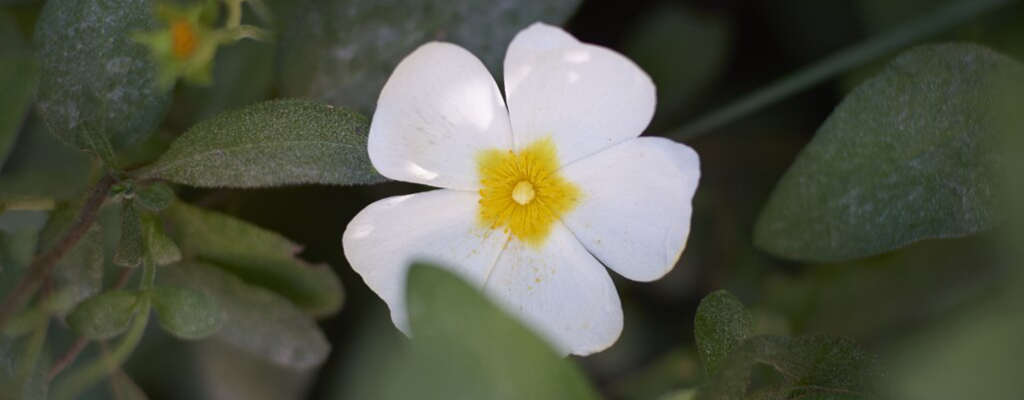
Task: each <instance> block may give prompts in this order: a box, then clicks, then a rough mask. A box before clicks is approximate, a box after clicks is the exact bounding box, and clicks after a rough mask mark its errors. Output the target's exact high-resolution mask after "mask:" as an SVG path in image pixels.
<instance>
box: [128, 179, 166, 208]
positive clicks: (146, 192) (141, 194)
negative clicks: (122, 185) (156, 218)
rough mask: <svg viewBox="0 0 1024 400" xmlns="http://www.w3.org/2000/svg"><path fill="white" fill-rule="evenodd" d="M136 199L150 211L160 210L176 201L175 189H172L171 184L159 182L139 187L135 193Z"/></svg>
mask: <svg viewBox="0 0 1024 400" xmlns="http://www.w3.org/2000/svg"><path fill="white" fill-rule="evenodd" d="M135 200H138V202H139V205H140V206H142V208H145V209H147V210H150V211H160V210H163V209H165V208H167V207H169V206H170V205H171V203H172V202H174V190H171V187H170V186H167V185H165V184H163V183H159V182H157V183H154V184H152V185H149V186H146V187H142V188H139V189H138V193H136V195H135Z"/></svg>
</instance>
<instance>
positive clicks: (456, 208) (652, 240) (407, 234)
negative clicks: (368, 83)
mask: <svg viewBox="0 0 1024 400" xmlns="http://www.w3.org/2000/svg"><path fill="white" fill-rule="evenodd" d="M505 93H506V96H505V97H506V99H507V100H508V108H507V109H506V107H505V101H503V100H502V96H501V92H499V91H498V86H497V85H496V84H495V82H494V79H493V78H491V76H490V74H489V73H488V71H487V69H486V68H485V67H484V65H483V64H482V63H481V62H480V61H479V60H478V59H477V58H476V57H474V56H473V55H472V54H470V53H469V52H468V51H466V50H465V49H463V48H461V47H458V46H455V45H452V44H449V43H428V44H425V45H423V46H421V47H420V48H419V49H417V50H416V51H414V52H413V53H412V54H410V55H409V56H408V57H406V58H405V60H403V61H402V62H401V63H400V64H399V65H398V67H397V68H395V71H394V73H393V74H392V75H391V78H390V79H389V80H388V82H387V85H385V86H384V89H383V91H382V92H381V95H380V100H379V101H378V103H377V111H376V113H375V114H374V117H373V123H372V125H371V127H370V134H369V146H368V147H369V153H370V160H371V161H372V162H373V165H374V167H375V168H377V170H378V171H380V173H381V174H383V175H384V176H386V177H388V178H391V179H395V180H399V181H405V182H413V183H420V184H424V185H430V186H436V187H440V188H443V189H441V190H435V191H430V192H425V193H419V194H413V195H408V196H399V197H391V198H387V199H384V200H381V201H378V202H376V203H374V204H371V205H370V206H369V207H366V209H364V210H363V211H362V212H360V213H359V215H357V216H356V217H355V218H354V219H353V220H352V222H351V223H350V224H349V226H348V228H347V229H346V231H345V234H344V238H343V239H342V242H343V244H344V250H345V256H346V257H347V258H348V260H349V262H350V263H351V264H352V268H353V269H355V271H356V272H358V273H359V274H360V275H361V276H362V277H363V279H364V280H366V284H367V285H369V287H370V288H371V289H373V291H374V292H376V293H377V295H379V296H380V297H381V298H382V299H384V301H385V302H387V304H388V306H389V307H390V308H391V318H392V320H393V321H394V323H395V325H396V326H398V327H399V328H400V329H402V330H403V331H404V332H406V333H408V327H407V324H408V321H407V315H406V305H405V277H406V272H407V269H408V267H409V265H410V263H411V262H413V261H428V262H433V263H436V264H438V265H440V266H447V267H449V268H451V269H452V270H453V272H455V273H456V274H458V275H460V276H461V277H463V278H464V279H466V280H467V281H469V282H470V283H471V284H473V285H475V286H476V287H479V288H480V290H481V291H483V292H484V293H486V294H487V295H488V296H489V297H490V298H491V299H493V300H495V301H496V302H497V303H499V304H501V305H502V306H504V308H505V309H506V310H508V311H509V312H511V313H512V314H514V315H517V316H518V317H519V318H520V319H521V320H523V321H524V322H525V323H527V324H528V325H529V326H532V327H533V328H534V329H535V330H537V331H538V332H540V333H541V334H542V335H543V336H545V337H547V338H548V339H549V340H550V341H551V342H552V343H554V344H555V345H556V346H557V347H559V348H560V349H561V350H562V351H564V352H571V353H574V354H579V355H586V354H590V353H594V352H597V351H601V350H603V349H605V348H607V347H608V346H611V345H612V343H614V342H615V340H616V339H618V337H619V334H620V333H621V331H622V307H621V305H620V304H619V297H618V294H617V293H616V291H615V287H614V286H613V285H612V281H611V278H610V276H609V275H608V272H607V270H605V268H604V266H602V264H604V265H605V266H607V267H608V268H611V269H612V270H614V271H615V272H617V273H619V274H620V275H622V276H623V277H625V278H627V279H631V280H635V281H652V280H655V279H658V278H660V277H661V276H663V275H664V274H666V273H667V272H668V271H670V270H671V269H672V267H673V266H674V265H675V263H676V261H677V260H678V259H679V256H680V254H681V253H682V251H683V248H684V247H685V245H686V239H687V236H688V235H689V231H690V214H691V211H692V209H691V201H692V199H693V194H694V191H695V190H696V188H697V181H698V179H699V176H700V166H699V160H698V158H697V154H696V153H695V152H694V151H693V150H692V149H690V148H689V147H687V146H685V145H682V144H678V143H675V142H672V141H670V140H667V139H662V138H638V136H639V135H640V133H641V132H642V131H643V130H644V128H646V127H647V124H648V123H650V120H651V117H652V116H653V114H654V106H655V93H654V84H653V83H652V82H651V79H650V77H648V76H647V74H646V73H644V72H643V71H642V70H641V69H640V68H639V67H637V66H636V64H634V63H633V62H631V61H630V60H629V59H627V58H625V57H624V56H622V55H621V54H618V53H616V52H614V51H612V50H609V49H607V48H603V47H598V46H594V45H589V44H584V43H580V42H579V41H577V40H576V39H575V38H574V37H572V36H571V35H569V34H568V33H566V32H565V31H563V30H561V29H559V28H557V27H553V26H549V25H544V24H540V23H537V24H534V25H532V26H530V27H528V28H527V29H525V30H523V31H522V32H519V34H518V35H516V37H515V39H513V40H512V43H511V44H510V45H509V48H508V53H507V54H506V56H505Z"/></svg>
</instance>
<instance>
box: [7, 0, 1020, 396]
mask: <svg viewBox="0 0 1024 400" xmlns="http://www.w3.org/2000/svg"><path fill="white" fill-rule="evenodd" d="M182 1H184V0H182ZM197 1H198V0H197ZM954 1H958V0H899V1H881V0H842V1H834V2H820V1H816V0H770V1H754V0H738V1H732V2H708V1H680V2H670V1H665V0H649V1H636V2H610V1H601V0H590V1H578V0H560V1H535V0H521V1H513V0H460V1H457V2H443V1H434V0H428V1H413V0H387V1H376V2H365V1H352V0H328V1H319V0H303V1H298V2H288V1H280V0H272V1H267V2H262V1H245V2H244V7H243V8H242V9H243V10H244V11H245V13H244V15H243V16H241V22H243V23H245V24H251V25H253V26H259V27H262V28H264V29H267V30H270V31H273V32H275V36H274V38H273V39H272V40H264V41H244V42H239V43H237V44H234V45H232V46H226V47H224V48H222V49H219V50H218V51H217V53H216V56H215V60H214V62H213V64H212V67H213V70H212V77H213V80H212V82H210V84H209V85H208V86H203V87H196V86H190V85H184V84H179V85H178V86H177V87H176V88H174V89H173V90H171V91H170V93H168V92H167V91H166V90H161V89H159V88H158V86H155V85H154V84H153V83H154V80H155V77H156V74H157V72H156V69H155V65H154V62H153V60H152V59H151V55H150V54H149V53H148V52H147V49H146V48H145V47H144V46H141V45H139V44H137V43H134V42H132V41H130V40H129V35H130V34H131V33H132V32H136V31H144V30H149V29H153V28H154V27H155V26H156V25H155V24H156V20H155V19H154V18H153V14H152V10H153V4H154V2H153V1H147V0H131V1H113V0H45V1H44V0H14V1H12V0H3V1H0V301H4V300H6V299H7V298H8V295H9V294H11V293H13V292H14V291H15V290H16V288H18V287H19V286H20V285H21V283H22V280H23V279H25V278H26V277H28V276H29V275H31V272H32V270H33V268H35V267H38V263H39V259H40V257H41V256H43V255H46V254H49V253H51V252H53V251H54V250H55V249H57V248H63V250H62V251H65V254H64V255H63V256H62V257H61V258H60V259H59V260H58V261H57V262H55V264H54V265H53V270H52V273H51V274H50V275H49V276H50V279H48V280H47V281H46V282H45V284H40V285H38V287H37V288H35V290H34V291H33V293H36V294H37V295H36V296H35V297H32V298H31V299H30V300H29V301H26V303H25V304H24V305H23V307H21V308H19V309H17V310H15V311H16V313H13V314H11V315H10V316H8V317H5V318H8V319H7V320H6V321H4V322H0V325H2V326H0V388H2V389H0V399H7V398H11V399H14V398H26V399H44V398H47V396H48V394H49V392H51V390H50V388H62V390H63V389H66V388H68V387H71V388H75V387H76V386H82V385H85V386H88V387H87V388H83V389H82V390H80V391H81V392H82V398H95V399H110V398H116V399H144V398H147V395H148V398H152V399H154V400H159V399H179V398H180V399H231V398H245V399H300V398H309V399H322V400H327V399H347V398H597V397H601V396H603V397H607V398H613V399H619V398H621V399H630V400H633V399H747V398H758V399H791V398H802V399H812V398H813V399H862V398H887V397H888V398H901V399H912V400H913V399H963V398H985V399H1013V398H1017V397H1019V394H1020V393H1021V391H1022V390H1024V383H1022V382H1020V380H1019V379H1018V375H1019V371H1020V370H1021V368H1022V367H1024V365H1022V362H1021V360H1022V359H1024V354H1021V351H1020V350H1018V349H1019V348H1020V346H1017V345H1016V341H1017V340H1018V338H1019V337H1021V335H1022V334H1024V318H1022V317H1021V315H1024V314H1021V311H1022V310H1021V309H1020V305H1021V304H1024V303H1022V300H1024V299H1022V298H1021V295H1020V293H1024V292H1022V291H1021V289H1022V287H1024V273H1022V272H1021V271H1022V270H1021V265H1022V262H1024V251H1021V249H1022V248H1024V247H1022V246H1020V245H1019V244H1020V243H1021V240H1024V209H1022V208H1021V207H1020V206H1019V205H1020V204H1022V203H1021V200H1022V199H1024V185H1021V182H1020V179H1019V177H1020V171H1022V170H1024V161H1021V160H1024V121H1022V120H1024V112H1022V111H1024V99H1022V98H1021V95H1020V93H1024V87H1022V86H1021V85H1020V83H1021V82H1020V81H1021V80H1022V79H1024V78H1022V77H1021V75H1022V72H1021V71H1020V70H1021V68H1020V64H1019V61H1020V59H1021V58H1020V57H1024V36H1022V35H1021V33H1022V32H1024V28H1022V27H1024V4H1022V3H1021V2H1020V1H1013V0H1007V1H1005V2H1002V3H1003V4H1008V5H1005V6H1002V7H1001V8H998V9H997V10H998V11H996V12H992V13H988V14H986V15H984V16H982V17H979V18H976V19H974V20H972V21H970V22H969V23H967V24H964V25H962V26H957V27H954V28H951V29H947V30H946V31H944V32H943V33H941V34H940V35H937V36H935V37H933V38H931V40H930V41H931V42H934V43H931V44H926V45H924V46H921V47H915V48H912V49H910V48H908V49H903V50H901V52H900V54H892V55H888V56H885V57H882V58H880V59H876V60H873V61H871V62H870V63H867V64H865V66H862V67H859V68H856V69H854V70H851V71H848V72H847V73H846V74H845V75H844V76H841V77H838V78H837V79H834V80H830V81H829V82H827V83H825V84H823V85H820V86H817V87H815V88H812V89H811V90H809V91H807V92H805V93H803V94H800V95H799V96H796V97H794V98H792V99H789V100H787V101H784V102H781V103H779V104H776V105H773V106H772V107H771V108H769V109H768V110H766V111H765V112H761V113H757V114H754V115H752V116H750V117H747V118H745V119H742V120H737V121H733V122H732V123H731V124H728V125H725V126H723V127H721V128H718V129H717V130H715V131H713V132H712V133H711V134H709V135H707V136H704V137H701V138H699V139H695V140H693V141H692V142H691V143H689V144H691V145H692V146H694V148H695V149H696V150H697V151H698V153H699V154H700V155H701V159H702V181H701V186H700V188H699V191H698V195H697V198H696V200H695V205H694V208H695V209H694V220H693V224H692V233H691V236H690V239H689V246H688V248H687V250H686V252H685V254H684V256H683V259H682V260H681V261H680V264H679V265H678V266H677V267H676V268H675V270H674V271H673V272H671V273H670V274H669V275H667V276H666V277H665V278H663V279H662V280H660V281H658V282H655V283H644V284H641V283H634V282H626V281H617V282H616V286H617V287H618V288H619V289H620V293H621V297H622V299H623V300H622V301H623V306H624V308H625V309H626V310H625V315H626V328H625V331H624V333H623V337H622V338H621V339H620V341H619V342H618V343H617V344H616V345H615V346H614V347H613V348H611V349H609V350H608V351H606V352H603V353H600V354H597V355H594V356H590V357H587V358H576V357H571V358H562V357H561V356H560V355H559V354H557V353H556V352H555V351H554V350H552V349H551V348H550V347H548V345H547V344H546V343H544V342H543V341H542V339H540V338H539V337H537V336H536V335H534V334H533V333H532V332H530V331H529V330H528V329H526V328H525V327H523V326H522V325H520V324H519V323H517V322H516V321H515V320H514V319H512V318H511V317H509V316H508V315H506V314H504V313H503V312H502V311H501V310H500V309H499V308H498V307H496V306H495V305H493V304H491V303H490V302H489V301H487V300H486V299H485V298H483V297H482V296H480V295H479V294H478V293H477V292H476V291H474V290H473V289H472V288H470V287H468V286H467V285H466V284H465V283H463V282H461V281H459V280H458V279H457V278H455V277H453V276H450V275H448V274H447V273H445V272H443V271H441V270H439V269H435V268H432V267H428V266H419V267H416V268H414V269H413V272H412V274H411V276H410V278H409V284H408V295H409V296H408V297H409V300H410V307H409V309H410V312H411V317H412V321H411V322H412V330H413V338H412V339H408V338H406V337H404V336H403V335H401V333H399V332H397V330H395V328H394V327H393V326H392V324H391V322H390V321H388V320H387V315H388V312H387V310H386V308H385V307H383V304H382V303H381V302H380V300H379V299H378V298H377V297H376V296H374V295H373V294H372V293H371V292H370V291H369V290H368V288H366V287H365V285H363V284H362V282H361V280H360V279H359V277H358V276H356V275H355V274H354V273H353V272H352V271H351V269H350V268H348V266H347V264H346V262H345V260H344V257H343V254H342V251H341V248H340V237H341V232H342V231H343V229H344V227H345V224H346V223H347V221H349V220H350V219H351V218H352V216H353V215H354V214H355V213H356V212H357V211H358V210H359V209H360V208H362V207H363V206H365V205H366V204H368V203H369V202H371V201H373V200H376V199H379V198H382V197H385V196H388V195H393V194H397V193H408V192H409V191H410V190H411V189H410V188H411V185H406V184H401V183H394V182H392V183H386V184H382V185H374V186H362V185H364V184H372V183H380V182H381V181H382V180H383V178H382V177H380V176H379V175H378V174H377V173H376V172H375V171H374V170H373V168H372V166H371V165H370V163H369V159H368V158H367V155H366V152H365V146H366V133H367V130H368V127H369V122H370V121H369V118H368V117H367V116H368V115H370V112H371V111H372V110H373V107H374V104H375V101H376V98H377V95H378V94H379V89H380V87H381V86H382V85H383V84H384V82H385V80H386V79H387V77H388V76H389V75H390V73H391V70H392V69H393V68H394V66H395V65H396V64H397V63H398V62H399V61H400V60H401V59H402V57H404V56H405V55H406V54H407V53H408V52H410V51H411V50H412V49H414V48H416V47H417V46H418V45H420V44H422V43H424V42H427V41H431V40H445V41H453V42H455V43H457V44H460V45H462V46H464V47H466V48H468V49H469V50H470V51H471V52H473V53H474V54H477V55H478V56H479V57H481V59H482V60H483V62H484V63H485V65H487V66H488V68H489V69H490V70H491V72H492V73H493V74H494V75H495V76H496V77H497V79H498V80H499V82H500V79H501V62H502V59H503V57H504V51H505V48H506V46H507V43H508V41H509V40H510V39H511V38H512V36H513V35H514V34H515V33H516V32H518V30H519V29H521V28H522V27H524V26H527V25H528V24H530V23H532V22H534V21H537V20H540V21H545V22H549V23H554V24H563V25H564V26H566V27H567V29H568V30H569V31H570V32H572V33H573V34H575V35H577V36H578V37H579V38H580V39H581V40H583V41H587V42H594V43H597V44H600V45H605V46H609V47H611V48H613V49H615V50H617V51H620V52H623V53H625V54H627V55H628V56H629V57H630V58H632V59H633V60H634V61H635V62H637V63H638V64H639V65H640V66H641V67H643V68H644V69H645V70H646V71H648V73H649V74H650V75H651V77H652V79H653V80H654V81H655V83H656V84H657V87H658V96H659V104H658V111H657V114H656V117H655V121H654V122H653V125H652V127H651V129H649V132H648V133H649V134H660V133H666V132H670V131H671V130H672V128H675V127H676V126H677V125H678V124H680V123H682V122H685V121H687V120H690V119H693V118H694V117H697V116H701V115H704V114H705V113H707V112H709V111H712V110H713V109H715V108H716V107H717V106H720V105H722V104H725V103H728V102H730V101H731V100H734V99H737V98H742V97H744V96H746V95H747V94H748V93H750V92H751V91H752V90H753V89H756V88H758V87H761V86H763V85H765V84H767V83H770V82H772V81H774V80H775V79H778V78H780V77H782V76H784V75H786V74H788V73H790V72H791V71H794V70H797V69H798V68H799V67H802V66H804V65H805V64H807V63H811V62H813V61H815V60H818V59H821V58H823V57H825V56H827V55H829V54H831V53H832V52H834V51H838V50H841V49H843V48H846V46H849V45H852V44H853V43H855V42H857V41H858V40H860V39H863V38H867V37H872V36H873V35H877V34H881V33H884V32H890V31H891V30H892V29H896V28H899V27H901V26H904V24H906V23H907V22H908V21H912V20H914V18H917V17H919V16H921V15H926V14H927V13H928V12H929V11H931V10H934V9H936V7H939V6H941V5H944V4H952V2H954ZM959 1H972V0H959ZM232 2H234V0H231V1H225V2H224V4H222V5H220V6H221V7H222V8H223V10H227V7H228V5H227V4H229V3H232ZM990 3H992V4H995V3H998V2H990ZM239 4H241V3H239ZM975 4H976V3H975ZM268 11H269V12H268ZM221 14H222V16H223V15H224V14H225V13H221ZM222 18H227V17H226V16H223V17H222ZM218 22H224V21H218ZM948 42H960V43H955V44H949V43H948ZM942 43H945V44H942ZM865 61H867V60H865ZM499 86H501V85H499ZM290 97H298V98H300V99H288V98H290ZM303 98H305V99H303ZM364 114H365V115H364ZM314 142H316V143H314ZM324 143H328V144H329V145H326V146H325V145H323V144H324ZM80 149H81V150H86V152H81V151H79V150H80ZM103 176H113V177H114V178H115V179H117V180H119V181H120V183H119V184H118V186H116V190H114V191H112V192H110V193H109V196H108V198H107V199H106V201H105V202H104V204H102V205H101V206H102V207H101V208H100V210H99V211H98V214H97V216H96V221H94V222H95V223H94V224H91V226H89V227H88V229H85V230H83V231H82V232H83V233H82V234H81V236H80V237H77V238H76V239H77V240H76V241H75V242H74V243H71V245H70V246H69V247H66V248H64V247H65V246H66V245H67V243H66V242H65V241H64V240H65V239H66V235H67V233H68V232H69V231H70V230H71V229H72V228H73V227H74V226H75V225H76V224H78V223H80V222H81V221H80V218H79V217H80V215H81V211H82V210H83V208H84V207H87V204H86V203H87V198H86V196H87V195H88V192H89V187H90V186H92V185H93V184H95V182H96V181H98V180H99V179H100V178H101V177H103ZM311 183H313V184H320V185H329V186H317V187H311V186H309V185H308V184H311ZM351 185H356V186H351ZM88 222H93V221H88ZM755 244H756V246H755ZM300 252H301V258H300V257H299V256H298V255H299V254H300ZM122 265H127V266H140V267H141V268H124V267H122ZM147 271H149V272H147ZM153 275H155V279H152V278H154V276H153ZM616 279H617V278H616ZM343 281H344V282H345V287H344V289H343V287H342V284H341V282H343ZM721 289H726V290H728V291H729V292H724V291H719V290H721ZM709 293H710V295H708V294H709ZM730 293H733V294H735V295H733V294H730ZM702 299H703V300H702ZM150 302H151V304H152V306H153V308H154V310H155V311H156V312H155V313H153V315H152V316H151V318H153V320H154V321H153V322H158V323H153V324H146V322H147V319H146V318H139V317H136V319H134V320H133V316H136V315H149V314H150V313H149V307H150ZM343 304H344V306H345V309H344V310H342V305H343ZM744 304H746V305H748V306H749V309H748V308H747V307H745V306H744ZM143 306H144V308H145V310H141V308H142V307H143ZM342 311H343V312H342ZM0 315H2V313H0ZM133 322H134V326H135V327H136V328H138V329H139V330H138V332H137V335H138V338H141V339H140V340H141V342H139V343H138V348H137V349H136V348H135V346H134V343H132V342H131V341H129V340H124V339H125V336H124V335H122V336H121V337H119V338H116V339H114V340H95V341H87V342H85V344H84V347H82V348H81V349H80V350H81V353H75V354H72V350H74V349H75V345H76V342H77V341H78V339H79V338H95V339H105V338H112V337H116V335H117V334H118V333H121V332H124V331H125V330H127V329H129V328H130V326H129V325H131V324H132V323H133ZM128 335H132V334H131V333H129V334H128ZM129 345H130V346H129ZM132 350H134V353H132V352H131V351H132ZM69 355H72V357H70V358H71V359H72V360H73V361H74V362H73V363H71V364H70V365H61V364H60V363H61V362H62V361H61V360H62V359H63V358H66V357H69ZM128 355H131V357H130V358H128ZM125 358H127V360H128V361H127V363H123V362H124V359H125ZM122 363H123V365H122ZM97 366H100V367H97ZM97 368H99V369H97ZM96 371H99V372H98V374H99V375H98V376H97V372H96ZM49 375H55V378H54V379H53V381H52V383H50V384H48V382H47V381H48V380H49V379H48V376H49ZM82 377H85V378H82ZM86 378H90V379H86ZM91 378H96V380H95V382H92V381H91ZM82 382H86V383H82ZM97 382H99V383H97ZM93 383H97V384H93ZM86 389H87V390H86ZM78 391H79V390H77V389H76V390H72V392H76V393H73V394H75V395H77V394H78V393H77V392H78Z"/></svg>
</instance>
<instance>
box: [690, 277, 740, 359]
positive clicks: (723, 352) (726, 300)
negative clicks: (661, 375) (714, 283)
mask: <svg viewBox="0 0 1024 400" xmlns="http://www.w3.org/2000/svg"><path fill="white" fill-rule="evenodd" d="M693 325H694V336H696V339H697V346H698V347H699V348H700V359H701V361H702V362H703V363H704V370H705V371H707V373H708V376H714V375H715V373H716V372H717V371H718V368H719V367H720V366H721V364H722V362H723V361H725V359H726V358H727V357H729V355H730V354H732V352H733V350H735V349H736V348H737V347H739V345H740V344H741V343H743V341H744V340H746V339H747V338H748V337H750V335H752V334H753V332H754V323H753V320H752V319H751V318H750V313H749V312H747V309H746V307H744V306H743V303H741V302H740V300H739V299H737V298H736V297H735V296H733V295H732V294H730V293H729V292H726V291H724V290H720V291H717V292H714V293H711V294H709V295H707V297H704V300H701V302H700V306H698V307H697V316H696V317H695V318H694V323H693Z"/></svg>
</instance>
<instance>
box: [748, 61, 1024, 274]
mask: <svg viewBox="0 0 1024 400" xmlns="http://www.w3.org/2000/svg"><path fill="white" fill-rule="evenodd" d="M1021 76H1024V72H1022V68H1021V65H1020V64H1018V63H1017V62H1015V61H1013V60H1011V59H1009V58H1007V57H1004V56H1001V55H999V54H997V53H994V52H992V51H991V50H988V49H985V48H982V47H978V46H974V45H966V44H954V45H931V46H922V47H918V48H915V49H912V50H910V51H908V52H906V53H904V54H903V55H901V56H899V57H897V58H896V60H895V61H893V62H892V63H891V64H890V65H889V66H888V67H887V68H886V70H885V71H884V72H882V73H881V74H880V75H878V76H876V77H875V78H873V79H871V80H869V81H867V82H865V83H864V84H862V85H861V86H859V87H858V88H857V89H856V90H854V91H853V92H852V93H851V94H850V95H849V96H847V98H846V99H844V100H843V102H842V103H840V104H839V106H838V107H837V108H836V110H835V111H834V112H833V113H832V115H831V116H829V118H828V120H827V121H825V123H824V125H822V127H821V128H820V129H819V130H818V132H817V134H816V135H815V137H814V140H812V141H811V143H810V144H808V145H807V147H806V148H805V149H804V151H803V152H802V153H801V154H800V156H799V157H798V158H797V160H796V161H795V162H794V164H793V166H792V167H790V169H789V171H788V172H787V173H786V175H785V176H783V178H782V181H781V182H779V185H778V186H777V187H776V189H775V192H774V193H773V194H772V196H771V198H770V199H769V201H768V204H767V205H766V206H765V209H764V211H763V212H762V214H761V216H760V219H759V221H758V222H757V225H756V227H755V243H756V244H757V246H758V247H760V248H761V249H763V250H765V251H768V252H770V253H772V254H775V255H777V256H780V257H785V258H791V259H800V260H808V261H816V262H836V261H845V260H851V259H856V258H861V257H866V256H871V255H876V254H881V253H884V252H888V251H890V250H893V249H897V248H900V247H903V246H906V245H907V244H910V243H913V242H916V241H920V240H923V239H929V238H944V237H960V236H966V235H970V234H974V233H977V232H981V231H984V230H987V229H989V228H992V227H993V226H994V225H995V224H996V223H997V222H998V220H999V218H1000V215H999V214H1000V213H999V210H998V206H997V205H996V203H997V200H998V199H997V197H998V190H994V188H997V187H998V185H999V183H1000V182H999V181H998V180H999V177H998V172H999V171H1000V168H1001V167H1000V161H999V157H996V156H994V154H993V150H994V149H993V148H994V147H996V146H998V143H999V141H1000V136H1001V129H1000V127H999V124H998V123H997V121H996V118H995V114H996V111H995V107H994V105H995V104H994V102H995V100H996V99H997V98H998V97H999V96H998V92H997V90H996V89H1000V88H1003V87H1005V86H1006V85H1005V84H1006V82H1007V79H1008V78H1010V77H1015V78H1020V77H1021Z"/></svg>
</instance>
